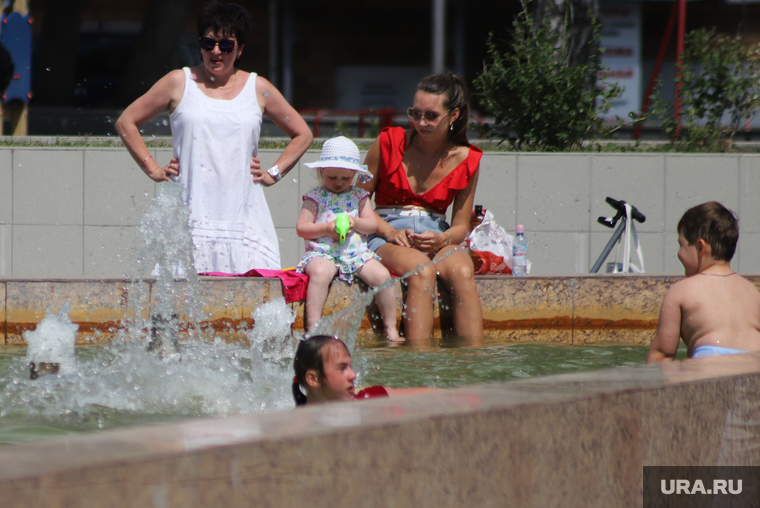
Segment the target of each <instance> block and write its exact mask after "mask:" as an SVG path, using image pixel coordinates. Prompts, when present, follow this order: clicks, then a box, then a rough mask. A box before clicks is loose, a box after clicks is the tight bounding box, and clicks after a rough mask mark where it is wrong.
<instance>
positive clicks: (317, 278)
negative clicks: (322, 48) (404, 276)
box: [296, 136, 403, 341]
mask: <svg viewBox="0 0 760 508" xmlns="http://www.w3.org/2000/svg"><path fill="white" fill-rule="evenodd" d="M306 165H307V166H308V167H310V168H315V169H317V174H318V177H319V180H320V181H321V182H322V185H321V186H319V187H317V188H315V189H312V190H310V191H309V192H308V193H306V195H305V196H303V206H302V207H301V213H300V214H299V215H298V222H297V224H296V232H297V233H298V236H300V237H301V238H304V239H305V240H306V255H305V256H304V258H303V259H302V260H301V262H300V263H298V266H297V267H296V270H297V271H298V272H300V273H305V274H306V275H308V276H309V286H308V289H307V290H306V328H307V330H308V331H312V330H313V329H314V326H315V325H316V324H317V321H319V319H320V318H321V317H322V311H323V309H324V305H325V302H326V301H327V293H328V291H329V289H330V283H331V282H332V280H333V278H334V277H335V275H336V274H337V275H338V277H339V278H340V279H341V280H344V281H346V282H348V283H349V284H350V283H352V282H353V280H354V275H356V276H357V277H359V278H360V279H362V280H363V281H364V282H366V283H367V284H368V285H369V286H371V287H373V288H374V287H377V286H379V285H381V284H384V283H385V282H386V281H388V279H390V273H389V272H388V270H387V269H386V268H385V267H384V266H383V265H382V264H380V262H379V261H378V260H377V259H376V258H375V255H374V253H373V252H372V251H370V250H369V249H368V248H367V241H366V235H367V234H370V233H374V232H375V230H376V229H377V220H376V219H375V214H374V212H373V211H372V207H371V205H370V203H369V200H368V199H367V198H368V196H369V193H368V192H367V191H365V190H363V189H360V188H358V187H354V186H353V181H354V177H355V176H356V174H357V173H358V174H359V175H360V176H362V177H369V178H371V175H370V174H369V172H368V171H367V166H361V165H359V148H358V147H357V146H356V145H355V144H354V143H353V142H352V141H351V140H350V139H348V138H345V137H343V136H340V137H338V138H333V139H328V140H327V141H325V143H324V144H323V145H322V153H321V155H320V157H319V160H318V161H317V162H312V163H310V164H306ZM340 214H345V216H346V217H347V220H348V231H347V232H345V231H344V232H341V233H342V234H339V233H338V232H336V220H337V219H338V216H339V215H340ZM346 217H343V218H344V219H345V218H346ZM375 301H376V302H377V305H378V307H380V313H381V314H382V317H383V328H384V330H385V335H386V336H387V337H388V340H391V341H403V339H402V338H401V337H399V334H398V331H397V330H396V295H395V291H394V289H393V288H392V287H388V288H385V289H383V290H382V291H379V292H378V293H377V294H376V295H375Z"/></svg>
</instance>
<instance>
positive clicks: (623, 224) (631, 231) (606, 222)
mask: <svg viewBox="0 0 760 508" xmlns="http://www.w3.org/2000/svg"><path fill="white" fill-rule="evenodd" d="M605 201H606V202H607V204H609V205H610V206H611V207H612V208H614V209H615V210H617V213H616V214H615V216H614V217H599V218H598V219H597V221H598V222H599V224H602V225H603V226H607V227H608V228H614V227H615V224H617V223H618V221H620V224H619V225H618V227H617V229H616V230H615V232H614V233H612V238H610V241H609V242H607V245H606V246H605V247H604V250H602V253H601V255H600V256H599V259H597V260H596V263H594V266H593V267H592V268H591V272H590V273H598V272H599V267H601V266H602V263H604V261H605V260H606V259H607V256H609V254H610V251H611V250H612V247H613V246H614V245H615V244H616V243H619V242H620V237H621V236H623V233H625V239H624V241H623V263H622V265H623V267H622V268H623V270H622V273H629V272H632V273H644V255H643V254H642V252H641V245H639V236H638V235H637V234H636V226H635V225H634V224H633V221H637V222H642V223H643V222H644V221H645V220H647V218H646V217H645V216H644V214H642V213H641V212H639V211H638V210H637V209H636V208H635V207H634V206H632V205H629V204H628V203H626V202H625V201H616V200H614V199H612V198H610V197H608V198H607V199H605ZM631 243H633V245H634V248H635V249H636V254H638V257H639V264H640V265H641V267H638V266H636V265H633V264H631ZM612 273H620V272H618V263H617V262H616V263H615V268H614V270H613V271H612Z"/></svg>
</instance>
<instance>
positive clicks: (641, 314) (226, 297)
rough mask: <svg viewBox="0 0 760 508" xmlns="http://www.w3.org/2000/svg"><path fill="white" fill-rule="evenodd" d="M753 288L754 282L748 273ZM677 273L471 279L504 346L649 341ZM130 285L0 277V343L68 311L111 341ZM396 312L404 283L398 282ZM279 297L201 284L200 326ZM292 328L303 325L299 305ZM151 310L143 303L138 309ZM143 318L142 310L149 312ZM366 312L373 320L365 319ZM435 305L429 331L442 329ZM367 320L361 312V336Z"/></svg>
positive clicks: (227, 325)
mask: <svg viewBox="0 0 760 508" xmlns="http://www.w3.org/2000/svg"><path fill="white" fill-rule="evenodd" d="M749 279H750V280H752V281H753V282H754V283H755V285H757V286H758V287H759V288H760V276H750V277H749ZM676 280H678V278H677V277H669V276H645V275H629V276H619V275H618V276H612V275H609V276H603V275H597V276H577V277H538V276H536V277H532V276H531V277H525V278H516V277H508V276H507V277H504V276H478V277H476V281H477V285H478V292H479V294H480V298H481V302H482V304H483V318H484V328H485V330H486V333H487V334H488V335H489V336H491V337H495V338H499V339H501V340H505V341H518V342H529V341H535V342H555V343H563V344H594V343H613V342H616V343H626V344H638V345H646V344H648V343H649V342H650V341H651V339H652V337H653V336H654V331H655V330H656V328H657V319H658V315H659V308H660V303H661V302H662V298H663V296H664V295H665V292H666V291H667V288H668V287H669V286H670V284H672V283H673V282H674V281H676ZM140 284H143V285H145V286H148V287H147V288H145V290H143V291H141V292H140V293H141V294H142V297H143V298H145V299H146V300H147V301H148V302H149V301H150V300H151V297H152V290H153V282H152V281H150V280H146V281H144V282H141V283H140ZM129 291H130V282H128V281H124V280H56V279H48V280H23V279H4V280H3V279H0V345H23V344H24V342H23V339H22V334H23V332H24V331H27V330H33V329H34V328H36V326H37V324H39V323H40V322H41V321H42V319H43V318H44V317H45V313H46V311H47V310H48V309H52V310H54V311H55V310H57V309H58V308H60V306H61V305H63V304H64V303H69V304H70V305H71V311H70V313H69V318H70V319H71V321H72V322H74V323H76V324H77V325H79V335H78V339H77V341H78V344H93V343H103V342H108V341H110V340H111V338H112V337H113V336H114V334H115V333H117V332H118V330H119V327H120V326H121V322H122V320H123V318H124V316H125V313H126V312H127V299H128V296H129ZM356 291H360V289H359V288H358V287H357V286H353V287H350V286H347V285H345V284H343V283H342V282H339V281H336V282H335V283H334V284H333V286H332V288H331V290H330V295H329V298H328V301H327V304H326V308H325V313H326V314H330V313H332V312H335V311H338V310H340V309H342V308H345V307H346V306H348V305H349V304H350V303H351V302H352V301H354V299H355V298H356V296H357V295H356V294H355V292H356ZM396 294H397V297H398V299H399V305H398V309H399V311H398V312H399V317H400V313H401V287H400V284H398V283H397V285H396ZM282 296H283V288H282V283H281V282H280V281H279V279H260V278H201V283H200V289H199V297H200V298H201V301H202V302H203V311H204V312H205V313H206V315H207V316H208V317H207V318H206V319H205V320H204V321H203V323H202V324H203V325H204V326H207V327H210V328H212V329H214V330H216V331H218V332H219V333H221V334H222V335H223V336H224V337H226V338H228V339H229V340H245V330H246V329H249V328H250V327H251V326H252V324H253V320H252V317H251V313H252V311H253V309H255V308H256V307H258V306H260V305H261V304H263V303H265V302H268V301H270V300H273V299H275V298H279V297H282ZM291 306H293V308H295V310H296V311H297V316H298V317H297V321H296V323H295V327H297V328H298V327H302V326H303V307H304V306H303V303H302V302H296V303H292V304H291ZM142 307H143V308H145V309H149V304H148V303H146V304H145V305H143V306H142ZM146 312H147V310H146ZM368 314H371V312H370V313H368ZM446 318H447V315H446V313H445V312H444V313H443V315H441V312H440V311H439V308H438V306H437V305H436V325H437V326H436V335H439V334H440V324H441V321H443V324H444V327H445V324H446ZM371 327H372V322H371V320H370V319H368V318H367V316H365V318H364V321H363V323H362V331H365V332H369V331H370V330H371Z"/></svg>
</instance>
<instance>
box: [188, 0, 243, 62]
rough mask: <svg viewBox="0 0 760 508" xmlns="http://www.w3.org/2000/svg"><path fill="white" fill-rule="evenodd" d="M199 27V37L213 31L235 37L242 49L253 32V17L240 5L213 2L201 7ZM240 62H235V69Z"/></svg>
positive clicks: (215, 0) (214, 0)
mask: <svg viewBox="0 0 760 508" xmlns="http://www.w3.org/2000/svg"><path fill="white" fill-rule="evenodd" d="M197 25H198V37H203V36H204V35H205V33H206V32H207V31H208V30H209V29H211V30H212V31H213V32H214V33H217V34H222V35H226V36H230V35H234V36H235V39H237V43H238V47H240V46H242V45H243V44H245V40H246V38H247V37H248V32H250V31H251V16H250V15H249V14H248V11H247V10H245V8H244V7H242V6H240V5H238V4H223V3H222V2H220V1H219V0H213V1H211V2H207V3H205V4H203V7H201V10H200V12H199V13H198V20H197ZM238 60H239V59H237V60H235V67H237V65H238Z"/></svg>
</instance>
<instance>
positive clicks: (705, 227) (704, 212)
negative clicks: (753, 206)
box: [678, 201, 739, 261]
mask: <svg viewBox="0 0 760 508" xmlns="http://www.w3.org/2000/svg"><path fill="white" fill-rule="evenodd" d="M678 233H679V234H681V235H683V237H684V238H685V239H686V241H687V242H689V245H694V244H695V243H697V241H698V240H699V239H700V238H701V239H702V240H704V241H705V242H706V243H707V244H708V245H709V246H710V248H711V249H712V257H713V259H716V260H720V261H731V258H733V257H734V252H736V242H738V241H739V220H738V219H737V218H736V214H734V212H732V211H731V210H729V209H728V208H726V207H725V206H723V205H721V204H720V203H718V202H717V201H710V202H709V203H702V204H701V205H697V206H695V207H693V208H689V209H688V210H686V213H684V214H683V217H681V220H680V221H678Z"/></svg>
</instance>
